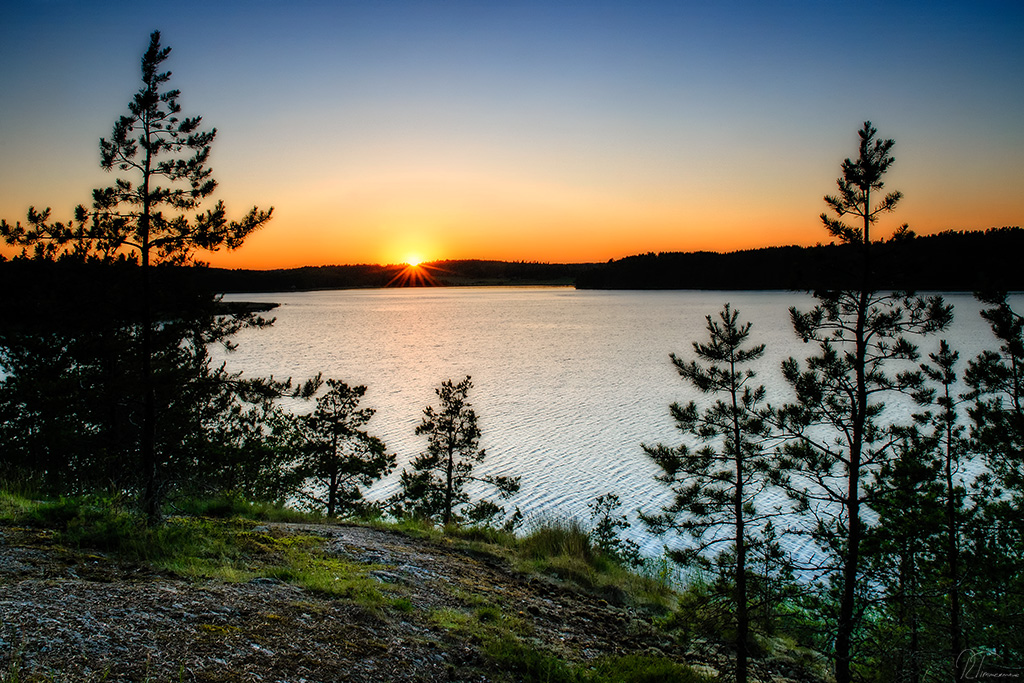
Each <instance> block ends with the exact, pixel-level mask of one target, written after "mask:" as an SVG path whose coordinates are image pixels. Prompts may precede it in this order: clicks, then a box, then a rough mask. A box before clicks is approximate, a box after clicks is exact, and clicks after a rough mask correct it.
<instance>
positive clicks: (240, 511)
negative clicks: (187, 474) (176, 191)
mask: <svg viewBox="0 0 1024 683" xmlns="http://www.w3.org/2000/svg"><path fill="white" fill-rule="evenodd" d="M171 507H172V509H173V510H174V511H175V512H176V513H178V514H181V515H192V516H196V517H216V518H230V517H243V518H245V519H255V520H259V521H264V522H309V523H315V524H322V523H323V522H324V516H323V514H321V513H320V512H303V511H301V510H296V509H295V508H291V507H288V506H286V505H285V504H284V503H283V502H275V503H269V502H262V501H256V502H253V501H249V500H246V499H245V498H243V497H240V496H236V495H231V494H225V495H222V496H218V497H215V498H185V499H181V500H176V501H174V502H173V503H172V505H171Z"/></svg>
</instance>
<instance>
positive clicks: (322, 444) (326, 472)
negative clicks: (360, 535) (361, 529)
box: [299, 379, 395, 517]
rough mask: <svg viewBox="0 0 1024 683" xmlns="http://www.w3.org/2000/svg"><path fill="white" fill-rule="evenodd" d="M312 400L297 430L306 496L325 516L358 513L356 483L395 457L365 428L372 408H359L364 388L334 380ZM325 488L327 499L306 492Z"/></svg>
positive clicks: (376, 475)
mask: <svg viewBox="0 0 1024 683" xmlns="http://www.w3.org/2000/svg"><path fill="white" fill-rule="evenodd" d="M326 384H327V391H326V392H325V393H323V394H322V395H320V396H318V397H317V399H316V409H315V410H314V411H313V412H312V413H310V414H309V415H305V416H303V418H302V419H301V421H300V425H299V430H300V433H301V439H302V442H303V444H302V447H301V452H302V457H301V462H300V464H299V472H300V473H301V474H302V475H303V477H304V478H305V479H306V482H307V496H309V497H310V498H312V499H313V500H315V501H316V502H318V503H320V504H323V505H324V506H325V507H326V509H327V516H328V517H335V516H337V515H338V514H339V513H346V514H351V513H354V512H358V511H359V510H360V508H361V505H362V504H363V502H364V501H363V492H362V490H361V489H360V488H359V487H360V486H369V485H370V484H372V483H373V482H375V481H377V480H378V479H380V478H381V477H383V476H385V475H387V474H388V473H390V472H391V470H392V469H394V467H395V456H394V455H392V454H390V453H388V452H387V447H386V446H385V445H384V442H383V441H381V440H380V439H378V438H377V437H375V436H372V435H370V434H369V433H368V432H367V431H366V430H365V429H364V426H365V425H366V423H367V422H369V421H370V418H372V417H373V414H374V410H373V409H372V408H360V407H359V401H360V400H361V399H362V398H363V395H364V394H365V393H366V387H365V386H357V387H350V386H348V385H347V384H345V383H344V382H342V381H340V380H335V379H328V380H327V381H326ZM310 483H311V484H313V486H314V488H315V489H323V490H324V491H325V492H326V500H323V499H322V498H320V497H319V496H318V495H317V494H316V493H309V491H308V484H310Z"/></svg>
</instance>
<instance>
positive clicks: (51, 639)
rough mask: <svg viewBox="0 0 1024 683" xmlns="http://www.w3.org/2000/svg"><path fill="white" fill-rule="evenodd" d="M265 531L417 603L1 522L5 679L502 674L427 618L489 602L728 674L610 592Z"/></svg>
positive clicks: (469, 556)
mask: <svg viewBox="0 0 1024 683" xmlns="http://www.w3.org/2000/svg"><path fill="white" fill-rule="evenodd" d="M267 526H268V529H270V528H271V527H272V531H273V532H274V533H275V534H276V535H290V534H303V535H316V536H319V537H322V538H323V543H324V551H325V552H326V554H327V555H328V556H336V557H339V558H343V559H345V560H347V561H348V562H356V563H362V564H367V565H372V566H373V567H374V569H372V570H371V571H370V576H372V577H374V579H376V581H378V582H380V586H381V589H382V591H387V592H388V593H389V594H391V595H395V596H400V597H401V598H403V599H404V600H407V601H408V603H406V609H395V608H393V607H380V608H369V607H364V606H361V605H360V604H359V603H358V602H356V601H352V600H346V599H344V598H338V597H333V596H329V595H324V594H322V593H317V592H313V591H308V590H304V589H302V588H299V587H297V586H294V585H290V584H289V583H286V582H284V581H281V580H279V579H275V578H271V577H257V578H255V579H252V580H250V581H248V582H243V583H225V582H218V581H202V582H194V581H188V580H185V579H183V578H180V577H177V576H175V575H173V574H171V573H168V572H160V571H156V570H154V569H151V568H149V567H145V566H138V565H130V564H124V563H120V562H117V561H115V560H113V559H111V558H109V557H104V556H102V555H98V554H90V553H88V552H87V551H72V550H67V549H64V548H61V547H59V546H56V545H53V544H52V543H49V542H48V539H47V534H46V532H40V531H39V530H35V529H20V528H12V527H7V528H0V534H2V535H0V672H2V673H0V680H18V681H34V680H41V681H42V680H45V681H101V680H102V681H211V682H212V681H225V682H226V681H288V682H301V681H309V682H313V681H317V682H319V681H324V682H326V681H353V682H363V681H366V682H369V681H374V682H376V681H466V682H469V681H489V680H503V679H502V672H501V671H500V670H495V667H494V665H493V663H492V662H489V661H488V660H487V657H486V656H485V655H484V654H482V652H481V649H480V647H479V646H480V643H479V642H475V641H477V640H478V639H476V638H474V637H473V636H468V637H467V636H462V637H460V636H458V635H456V634H457V631H452V630H450V629H448V628H445V627H444V625H443V624H439V623H438V620H437V618H436V617H434V618H431V616H430V615H437V614H439V613H441V614H444V613H446V612H444V611H445V610H450V613H451V614H456V615H457V614H463V613H467V614H468V613H471V612H472V611H473V609H474V607H475V606H479V605H490V606H494V607H496V608H497V611H498V614H499V617H501V616H504V615H511V616H513V617H515V618H516V619H517V620H518V621H517V623H520V624H521V629H522V632H523V637H524V638H525V639H527V640H528V641H529V642H531V643H532V644H534V645H536V646H537V647H539V648H541V649H543V650H545V651H548V652H550V653H553V654H557V655H559V656H561V657H563V658H565V659H567V660H571V661H576V662H585V661H587V660H590V659H594V658H597V657H601V656H605V655H612V654H629V653H645V652H646V653H658V654H664V655H665V656H668V657H670V658H672V659H676V660H678V661H687V662H688V663H691V664H694V665H698V666H700V667H703V670H704V671H708V672H709V673H710V672H711V671H720V670H723V669H725V670H727V669H728V665H729V662H728V658H727V657H726V656H725V655H724V654H722V653H720V652H717V651H716V650H715V649H714V648H712V647H708V648H707V650H706V651H704V652H701V653H700V654H699V655H697V656H695V655H694V654H693V652H692V651H691V652H690V653H687V652H686V651H685V649H684V648H681V647H679V646H678V645H676V644H674V643H673V642H672V641H671V640H670V639H668V638H667V637H666V636H664V634H660V633H659V632H658V631H657V630H656V629H655V628H654V627H653V626H652V615H650V614H647V613H644V612H643V611H641V610H639V609H637V608H634V607H630V606H627V605H622V604H614V601H615V600H614V598H615V596H601V595H596V594H590V593H585V592H581V591H579V590H577V589H574V588H573V587H571V586H568V585H564V584H561V583H559V582H557V581H555V580H552V579H548V578H544V577H537V576H530V575H524V574H521V573H518V572H515V571H513V570H512V569H510V568H509V567H508V566H507V563H505V562H504V561H503V560H501V559H499V558H496V557H493V556H490V555H486V554H481V553H473V552H470V551H467V550H464V549H458V548H455V547H453V546H451V545H448V544H444V543H438V542H433V541H429V540H420V539H415V538H411V537H409V536H406V535H403V534H400V533H397V532H393V531H388V530H381V529H374V528H367V527H359V526H326V525H324V526H321V525H295V524H274V525H267ZM410 605H411V608H410V607H409V606H410ZM760 668H761V671H760V672H759V677H760V679H761V680H763V681H777V682H780V683H781V682H782V681H787V680H789V679H788V678H786V677H784V676H783V675H782V673H781V672H780V671H779V670H776V671H770V670H769V669H771V668H777V667H774V666H769V665H768V663H765V664H764V665H763V666H761V667H760ZM9 672H16V675H17V676H18V677H17V678H15V675H14V674H12V673H9ZM5 674H6V676H7V677H6V678H5ZM509 680H514V679H509Z"/></svg>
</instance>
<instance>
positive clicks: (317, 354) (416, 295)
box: [224, 287, 995, 554]
mask: <svg viewBox="0 0 1024 683" xmlns="http://www.w3.org/2000/svg"><path fill="white" fill-rule="evenodd" d="M228 298H229V299H233V300H245V301H273V302H277V303H280V304H281V305H280V307H278V308H277V309H275V310H274V312H273V314H274V316H275V317H276V319H277V322H276V323H275V324H274V326H273V327H271V328H269V329H265V330H253V331H247V332H244V333H242V334H240V335H238V337H237V338H236V340H237V341H238V342H239V348H238V350H237V351H235V352H233V353H230V354H226V355H225V356H224V360H225V361H226V362H227V364H228V368H229V369H230V370H235V371H238V370H241V371H243V372H244V373H245V374H246V375H249V376H266V375H271V374H272V375H274V376H275V377H279V378H282V377H292V378H295V379H305V378H308V377H312V376H314V375H315V374H316V373H317V372H323V373H324V376H325V377H334V378H337V379H341V380H343V381H345V382H347V383H348V384H350V385H356V384H364V385H366V387H367V391H366V396H365V397H364V399H363V403H364V405H366V406H368V407H372V408H374V409H376V411H377V413H376V415H375V417H374V418H373V420H371V422H370V423H369V427H370V431H371V433H373V434H375V435H377V436H379V437H380V438H382V439H383V440H384V442H385V443H386V444H387V445H388V447H389V448H390V450H391V451H392V452H394V453H396V454H397V455H398V463H399V467H398V469H397V470H396V472H395V474H393V475H392V476H390V477H388V478H387V479H385V480H383V481H381V482H380V483H378V484H377V485H376V486H374V487H373V488H372V489H371V492H370V497H371V498H384V497H386V496H388V495H390V494H391V493H393V492H394V490H395V486H396V483H397V473H398V472H399V471H401V468H402V466H404V465H406V464H407V463H408V462H409V460H411V459H412V458H413V457H415V456H416V455H417V454H418V453H420V451H421V450H422V449H423V448H424V446H425V437H417V436H416V435H415V434H414V430H415V428H416V425H417V424H419V422H420V418H421V416H422V411H423V408H424V407H425V406H427V405H436V396H435V395H434V391H433V390H434V388H435V387H437V386H438V385H439V384H440V383H441V382H442V381H444V380H447V379H453V380H455V381H458V380H461V379H462V378H463V377H464V376H466V375H471V376H472V378H473V384H474V388H473V390H472V392H471V393H470V401H471V402H472V403H473V405H474V407H475V409H476V411H477V415H478V416H479V420H480V426H481V429H482V434H483V435H482V438H481V446H483V447H484V448H486V450H487V459H486V460H485V461H484V463H482V464H481V465H479V466H478V468H479V471H480V473H488V474H498V473H500V474H509V475H521V476H522V490H521V492H520V493H519V494H517V496H516V497H515V498H514V499H512V501H511V502H512V504H514V505H519V507H520V508H521V509H522V510H523V512H524V514H527V516H528V517H529V516H530V515H531V514H534V515H535V514H542V513H553V514H559V515H575V516H577V517H580V518H583V519H587V518H588V517H589V513H588V511H587V507H586V506H587V503H588V502H590V501H591V500H592V499H593V498H594V497H595V496H598V495H601V494H603V493H607V492H616V493H618V494H619V496H620V497H621V499H622V500H623V503H624V508H623V511H633V510H635V509H637V508H643V509H645V510H649V511H654V510H656V509H657V507H658V506H659V505H660V504H662V503H664V502H666V500H667V492H666V490H665V487H664V486H663V485H661V484H659V483H658V482H656V481H655V480H654V475H655V473H656V472H655V468H654V467H653V466H652V464H651V463H650V462H648V460H647V458H646V456H645V455H644V453H643V451H642V450H641V448H640V444H641V443H649V444H654V443H659V442H662V443H666V444H676V443H677V442H678V441H679V438H680V436H679V433H678V432H677V431H676V430H675V428H674V426H673V423H672V421H671V419H670V417H669V411H668V406H669V404H671V403H672V402H673V401H679V402H686V401H689V400H691V399H694V400H698V401H700V397H699V396H698V395H697V393H696V392H695V391H694V390H693V389H691V388H690V387H688V386H687V385H685V384H684V383H683V382H682V380H681V379H680V378H679V376H678V374H677V373H676V371H675V369H674V367H673V366H672V364H671V362H670V360H669V353H671V352H675V353H677V354H679V355H682V356H683V357H685V358H687V359H690V358H692V357H693V354H692V343H693V342H694V341H702V340H704V339H705V338H706V336H707V333H706V330H705V325H706V321H705V316H706V315H709V314H711V315H715V316H716V317H717V313H718V311H720V310H721V307H722V305H723V304H724V303H725V302H730V303H731V304H732V306H733V308H734V309H738V310H739V311H740V317H741V319H743V320H748V321H750V322H752V323H753V327H752V336H751V338H752V340H753V341H754V342H755V343H765V344H767V351H766V354H765V357H764V359H763V362H761V363H760V364H758V365H757V366H755V369H756V370H757V372H758V378H757V379H758V381H759V382H761V383H763V384H765V386H766V387H767V388H768V391H769V400H770V402H771V403H773V404H780V403H783V402H785V401H786V400H788V399H789V398H790V397H791V396H790V394H789V392H788V389H787V387H786V386H785V384H784V382H783V381H782V378H781V373H780V371H779V365H780V363H781V361H782V360H783V359H785V358H787V357H789V356H796V357H797V358H802V357H804V356H807V355H810V354H811V353H813V352H814V351H815V348H814V347H813V346H810V345H807V346H805V345H804V344H802V343H801V342H800V341H799V340H798V339H797V338H796V337H795V335H794V334H793V332H792V328H791V326H790V323H789V314H788V309H789V307H790V306H794V305H795V306H797V307H799V308H801V309H807V308H810V307H811V305H812V303H813V299H812V298H811V297H810V296H809V295H803V294H798V293H779V292H694V291H672V292H608V291H577V290H575V289H572V288H561V287H508V288H414V289H377V290H341V291H324V292H303V293H276V294H240V295H233V296H231V297H228ZM946 298H947V301H949V302H950V303H953V304H954V305H955V313H956V316H957V319H956V323H955V325H954V329H953V330H951V331H950V332H949V333H947V334H946V335H945V336H946V337H947V338H949V339H950V340H951V342H953V343H954V345H955V348H959V349H960V353H961V359H964V360H966V359H968V358H972V357H973V356H974V355H976V354H977V353H978V352H979V351H980V350H981V349H983V348H995V344H994V342H993V341H991V335H990V334H989V332H988V329H987V326H986V325H985V324H984V321H982V320H981V319H980V318H979V316H978V314H977V312H978V310H979V306H978V304H977V303H976V302H975V301H974V300H973V298H972V297H970V296H969V295H951V296H947V297H946ZM937 345H938V341H937V338H936V339H928V340H924V341H923V342H922V344H921V348H922V351H925V352H927V351H931V350H934V349H935V348H937ZM293 408H294V409H295V410H308V409H309V406H308V405H302V404H301V403H299V402H297V403H296V404H295V405H294V406H293ZM898 410H900V411H902V412H906V410H907V408H905V407H903V408H898ZM633 536H634V538H635V539H636V540H637V541H638V542H641V543H642V544H643V546H644V549H645V550H646V551H647V552H650V553H655V554H656V553H658V552H659V551H660V549H661V547H662V544H663V540H661V539H658V538H655V537H651V536H649V535H646V534H645V533H644V532H642V531H641V530H639V529H635V530H634V533H633Z"/></svg>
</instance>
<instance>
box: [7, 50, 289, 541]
mask: <svg viewBox="0 0 1024 683" xmlns="http://www.w3.org/2000/svg"><path fill="white" fill-rule="evenodd" d="M170 52H171V49H170V48H169V47H161V46H160V32H159V31H154V32H153V34H152V35H151V36H150V41H149V47H148V48H147V50H146V52H145V53H144V54H143V56H142V87H141V88H140V89H139V90H138V92H136V93H135V96H134V97H133V98H132V100H131V102H129V103H128V114H127V115H122V116H121V117H120V118H119V119H118V121H117V123H115V124H114V128H113V132H112V134H111V137H110V139H106V138H102V139H101V140H100V166H101V167H102V168H103V169H105V170H108V171H116V172H118V173H121V174H124V175H122V176H121V177H119V178H117V179H116V181H115V182H114V184H113V185H112V186H109V187H106V188H100V189H96V190H94V191H93V201H92V209H91V210H87V209H86V208H85V207H84V206H79V207H78V208H77V209H76V210H75V220H74V221H71V222H68V223H59V222H56V223H54V222H50V221H49V213H50V210H49V209H46V210H45V211H43V212H37V211H35V210H34V209H32V208H30V209H29V213H28V220H27V225H26V226H22V225H21V223H18V224H16V225H15V226H10V225H9V224H7V223H3V225H2V226H0V232H2V234H3V236H4V238H5V239H6V241H7V242H8V243H11V244H22V245H25V246H32V247H33V248H34V249H35V253H36V254H37V255H38V256H42V257H51V258H52V257H54V256H56V255H58V254H60V253H71V254H75V255H79V256H86V255H90V254H91V255H98V256H100V257H103V258H106V259H111V258H113V257H115V255H117V254H123V253H125V252H129V253H132V254H134V255H136V256H137V257H138V262H139V264H140V265H141V269H140V271H139V272H140V280H141V281H140V283H139V284H138V288H139V294H140V299H141V314H140V318H141V320H140V323H139V356H140V364H141V377H142V386H143V390H142V404H143V411H142V424H141V427H142V428H141V437H140V443H139V450H140V454H141V457H140V461H141V469H142V474H143V479H144V481H145V485H144V493H143V509H144V511H145V512H146V515H147V517H148V519H149V520H150V522H151V523H152V522H154V521H156V520H157V519H158V518H159V514H160V500H159V499H160V486H159V479H158V454H157V453H156V442H157V434H156V431H157V414H156V404H157V400H156V396H155V388H154V368H153V355H154V353H155V351H156V349H155V347H154V340H153V336H154V310H153V303H152V300H153V291H152V285H153V278H152V274H151V272H150V271H151V266H152V265H155V264H157V263H177V264H181V263H187V262H189V261H190V260H191V259H192V256H193V252H194V251H195V250H196V249H208V250H215V249H218V248H220V247H227V248H229V249H233V248H235V247H238V246H239V245H241V243H242V241H243V240H244V239H245V237H246V236H247V235H249V234H250V233H251V232H252V231H254V230H256V229H257V228H259V227H260V226H262V225H263V224H264V223H266V222H267V221H268V220H269V219H270V213H271V211H261V210H259V209H257V208H255V207H254V208H253V209H252V210H251V211H250V212H249V213H248V214H247V215H246V216H245V217H244V218H243V219H242V220H240V221H229V220H228V219H227V217H226V211H225V208H224V204H223V202H218V203H217V204H216V205H215V206H214V207H213V208H212V209H210V210H207V211H205V212H201V211H200V204H201V202H202V201H203V200H204V199H206V198H207V197H209V196H210V195H211V194H212V193H213V191H214V189H215V188H216V187H217V183H216V181H215V180H214V179H213V177H212V170H211V169H209V168H207V162H208V160H209V156H210V149H211V145H212V143H213V140H214V138H215V137H216V134H217V131H216V129H211V130H206V131H204V130H202V129H201V123H202V118H201V117H198V116H196V117H182V116H181V105H179V104H178V97H179V95H180V91H178V90H172V89H165V87H166V84H167V83H168V81H169V80H170V77H171V73H170V72H169V71H161V70H160V69H161V68H162V64H163V62H164V61H165V60H166V59H167V58H168V56H169V55H170ZM192 212H198V213H192Z"/></svg>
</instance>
